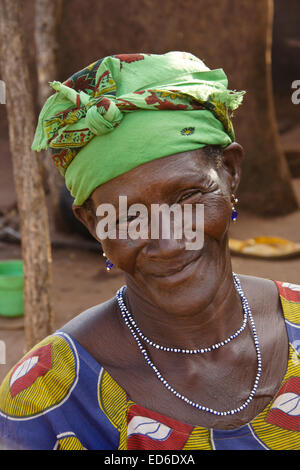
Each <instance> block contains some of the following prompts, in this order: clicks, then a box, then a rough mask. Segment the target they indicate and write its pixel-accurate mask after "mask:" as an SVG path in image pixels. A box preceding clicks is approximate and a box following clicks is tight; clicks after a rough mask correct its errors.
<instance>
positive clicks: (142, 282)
mask: <svg viewBox="0 0 300 470" xmlns="http://www.w3.org/2000/svg"><path fill="white" fill-rule="evenodd" d="M235 146H236V147H235ZM230 147H231V146H230ZM227 149H228V150H227ZM227 149H226V151H225V152H224V157H223V162H222V164H221V165H219V167H218V165H216V163H215V161H214V160H213V159H212V158H208V157H207V155H206V154H205V153H204V151H203V150H201V149H199V150H195V151H191V152H185V153H182V154H176V155H172V156H169V157H165V158H161V159H158V160H154V161H152V162H150V163H147V164H145V165H142V166H140V167H137V168H135V169H133V170H131V171H130V172H128V173H126V174H124V175H121V176H119V177H117V178H115V179H113V180H111V181H110V182H108V183H106V184H104V185H102V186H100V187H98V188H97V189H96V190H95V191H94V192H93V194H92V196H91V197H92V200H93V203H94V207H95V208H97V207H98V206H99V205H101V204H103V203H106V204H107V203H109V204H112V205H113V206H114V207H115V208H116V219H117V223H116V228H117V229H121V231H122V234H123V235H122V238H120V237H118V236H117V237H116V238H114V239H111V238H106V239H103V240H99V238H98V240H99V241H100V242H101V244H102V247H103V251H104V252H105V254H106V256H107V257H108V258H109V259H110V260H111V261H112V262H113V264H114V265H116V266H118V267H119V268H120V269H121V270H122V271H124V273H125V276H126V280H127V285H128V286H129V287H131V288H132V289H134V290H136V291H137V292H140V293H141V294H143V295H146V296H147V299H148V300H149V301H150V302H153V303H154V304H155V305H157V306H158V307H160V308H161V309H163V310H165V311H170V309H171V310H172V312H178V313H180V314H184V312H189V314H191V309H192V310H193V309H195V312H196V311H198V310H199V308H201V307H204V306H205V305H204V304H205V302H209V299H210V298H211V296H212V295H213V293H214V292H215V289H216V285H218V282H219V281H220V279H221V278H222V276H224V275H225V273H226V272H228V269H229V270H231V267H230V257H229V253H228V247H227V233H228V228H229V225H230V221H231V210H232V204H231V195H232V193H234V192H235V190H236V188H237V185H238V181H239V169H240V156H241V147H240V146H239V145H238V144H233V148H232V150H230V148H229V147H228V148H227ZM119 196H123V198H124V196H126V197H127V206H128V207H130V206H131V205H132V204H136V203H139V204H143V206H145V207H146V208H147V212H148V214H149V216H148V227H149V232H148V234H147V235H148V238H146V239H145V238H144V239H141V238H140V239H132V237H130V236H127V237H125V236H124V234H125V233H128V232H127V231H128V228H129V227H130V224H134V223H135V222H136V221H137V219H136V217H132V216H131V217H128V218H127V220H126V218H125V219H124V216H122V217H121V218H120V213H119V212H118V207H119ZM123 200H125V199H123ZM153 204H156V205H157V204H159V205H162V204H165V205H167V206H168V207H170V206H172V205H173V204H176V205H177V208H181V210H182V213H184V211H185V208H186V205H190V207H192V214H193V217H192V219H191V220H192V229H193V230H194V231H195V230H196V231H197V233H198V236H199V240H200V238H201V233H202V234H203V243H201V244H199V243H197V244H195V248H196V249H190V248H189V249H187V246H189V247H191V246H192V245H188V244H187V242H188V241H190V240H187V237H186V236H185V230H184V229H185V226H184V221H183V217H182V219H180V220H181V221H182V222H183V232H182V236H181V237H180V238H178V239H176V238H175V236H174V230H173V228H174V226H173V224H172V223H171V225H170V226H171V232H170V236H167V238H163V235H162V233H163V232H162V226H163V225H162V224H163V223H164V217H161V218H160V219H159V221H160V225H159V232H158V235H156V238H151V235H150V233H151V232H150V230H151V227H150V224H151V216H150V215H151V213H153V212H152V211H153V207H154V206H153ZM198 205H199V206H198ZM200 205H202V206H200ZM156 207H157V206H156ZM197 207H198V208H199V207H203V210H204V212H203V215H204V218H203V220H202V219H201V217H200V218H199V219H197V218H196V210H197V209H196V208H197ZM198 214H201V211H200V212H199V213H198ZM77 215H78V214H77ZM137 215H138V216H139V213H138V214H137ZM81 220H82V217H81ZM89 220H90V221H89V222H88V223H87V222H86V221H85V223H86V225H88V228H89V229H90V231H91V232H92V233H93V235H94V236H95V237H96V238H97V235H96V233H97V232H96V227H97V223H99V222H100V221H101V217H95V219H94V221H92V220H91V219H89ZM177 221H178V219H177ZM152 222H153V219H152ZM172 230H173V233H172ZM98 233H99V232H98ZM156 233H157V232H156ZM164 236H165V235H164ZM193 248H194V246H193Z"/></svg>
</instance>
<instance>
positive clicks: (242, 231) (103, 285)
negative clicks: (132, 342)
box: [0, 133, 300, 382]
mask: <svg viewBox="0 0 300 470" xmlns="http://www.w3.org/2000/svg"><path fill="white" fill-rule="evenodd" d="M299 143H300V133H299ZM0 149H1V158H0V201H1V203H3V201H5V205H9V204H10V203H11V202H13V201H14V199H15V194H14V189H13V177H12V169H11V163H10V159H9V152H8V144H7V140H5V139H1V138H0ZM293 183H294V187H295V190H296V193H297V195H298V197H299V202H300V178H298V179H294V181H293ZM299 229H300V211H298V212H296V213H294V214H290V215H288V216H286V217H280V218H274V219H260V218H257V217H255V216H253V215H249V214H245V213H241V214H240V215H239V218H238V222H237V223H236V224H235V225H234V226H232V229H231V234H230V235H231V236H232V237H234V238H239V239H247V238H250V237H255V236H260V235H269V236H271V235H272V236H278V237H283V238H286V239H288V240H291V241H293V242H300V234H299ZM56 236H57V234H55V233H53V237H54V238H55V237H56ZM16 258H20V246H19V245H18V244H12V243H4V242H0V259H2V260H3V259H16ZM232 265H233V270H234V271H235V272H237V273H241V274H249V275H255V276H260V277H265V278H270V279H276V280H282V281H288V282H292V283H299V284H300V256H299V257H298V258H295V259H289V260H281V261H266V260H258V259H249V258H241V257H237V256H233V257H232ZM122 284H123V275H122V273H121V272H120V271H118V270H116V269H113V270H112V271H111V272H109V273H107V271H106V269H105V265H104V258H103V256H102V253H101V250H99V252H97V251H88V250H81V249H73V248H72V249H71V248H67V249H62V248H55V249H53V296H52V301H53V311H54V315H55V328H59V327H61V326H62V325H63V324H65V323H66V322H67V321H69V320H70V319H71V318H73V317H74V316H75V315H77V314H79V313H80V312H82V311H83V310H85V309H87V308H89V307H91V306H93V305H96V304H99V303H101V302H103V301H105V300H107V299H108V298H110V297H112V296H113V295H114V294H115V292H116V290H117V288H118V287H119V286H121V285H122ZM0 340H2V341H5V345H6V364H0V382H1V381H2V379H3V378H4V376H5V375H6V373H7V372H8V370H9V369H10V368H11V367H12V366H13V365H14V364H15V363H16V362H17V361H18V360H19V359H20V358H21V356H22V355H23V353H24V352H25V345H24V344H25V343H24V328H23V319H22V318H18V319H6V318H4V317H0Z"/></svg>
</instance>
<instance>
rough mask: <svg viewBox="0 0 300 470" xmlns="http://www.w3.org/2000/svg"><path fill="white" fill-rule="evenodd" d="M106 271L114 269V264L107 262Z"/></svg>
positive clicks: (107, 260)
mask: <svg viewBox="0 0 300 470" xmlns="http://www.w3.org/2000/svg"><path fill="white" fill-rule="evenodd" d="M103 256H104V257H106V254H105V253H103ZM105 266H106V271H110V270H111V269H112V268H113V266H114V265H113V264H112V262H111V261H110V260H109V259H106V260H105Z"/></svg>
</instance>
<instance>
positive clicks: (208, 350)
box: [123, 278, 248, 354]
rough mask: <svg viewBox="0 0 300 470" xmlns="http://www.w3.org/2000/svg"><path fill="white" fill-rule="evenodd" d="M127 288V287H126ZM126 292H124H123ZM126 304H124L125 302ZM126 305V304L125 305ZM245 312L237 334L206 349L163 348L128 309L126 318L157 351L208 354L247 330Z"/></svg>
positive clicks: (244, 310)
mask: <svg viewBox="0 0 300 470" xmlns="http://www.w3.org/2000/svg"><path fill="white" fill-rule="evenodd" d="M234 284H235V287H236V288H237V289H238V284H237V282H236V280H235V278H234ZM124 287H125V286H124ZM123 291H124V290H123ZM123 303H124V302H123ZM124 305H125V303H124ZM243 312H244V319H243V323H242V326H241V327H240V328H239V329H238V330H237V331H236V332H235V333H233V334H232V335H231V336H229V338H227V339H225V340H223V341H220V342H219V343H215V344H213V345H212V346H209V347H206V348H199V349H187V348H186V349H182V348H178V347H169V346H161V345H160V344H157V343H155V342H154V341H151V340H150V339H149V338H147V336H145V335H144V334H143V333H142V331H141V330H140V328H139V327H138V325H137V323H136V322H135V320H134V319H133V317H132V315H131V313H130V312H129V310H128V309H126V316H127V318H128V320H129V321H130V323H131V325H132V327H133V328H134V329H135V331H136V332H137V333H138V335H139V336H140V338H142V340H143V341H145V342H146V343H148V344H149V345H150V346H152V347H153V348H156V349H160V350H161V351H167V352H175V353H183V354H204V353H207V352H211V351H213V350H214V349H218V348H219V347H221V346H225V344H227V343H229V342H230V341H232V340H233V339H234V338H236V337H237V336H238V335H239V334H240V333H242V331H243V330H244V329H245V327H246V325H247V320H248V310H247V309H246V308H244V309H243Z"/></svg>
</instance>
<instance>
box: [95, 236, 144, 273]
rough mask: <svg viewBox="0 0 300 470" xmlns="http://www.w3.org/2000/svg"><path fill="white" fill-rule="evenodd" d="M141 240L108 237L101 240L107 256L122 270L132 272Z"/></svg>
mask: <svg viewBox="0 0 300 470" xmlns="http://www.w3.org/2000/svg"><path fill="white" fill-rule="evenodd" d="M140 243H141V240H131V239H130V238H127V239H114V240H111V239H106V240H103V241H102V242H101V244H102V248H103V251H104V253H105V256H106V257H107V258H108V259H109V260H110V261H111V262H112V263H113V264H114V266H115V267H117V268H119V269H121V270H122V271H124V272H126V273H128V274H132V273H133V272H134V266H135V259H136V256H137V254H138V252H139V249H140V247H139V245H140Z"/></svg>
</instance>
